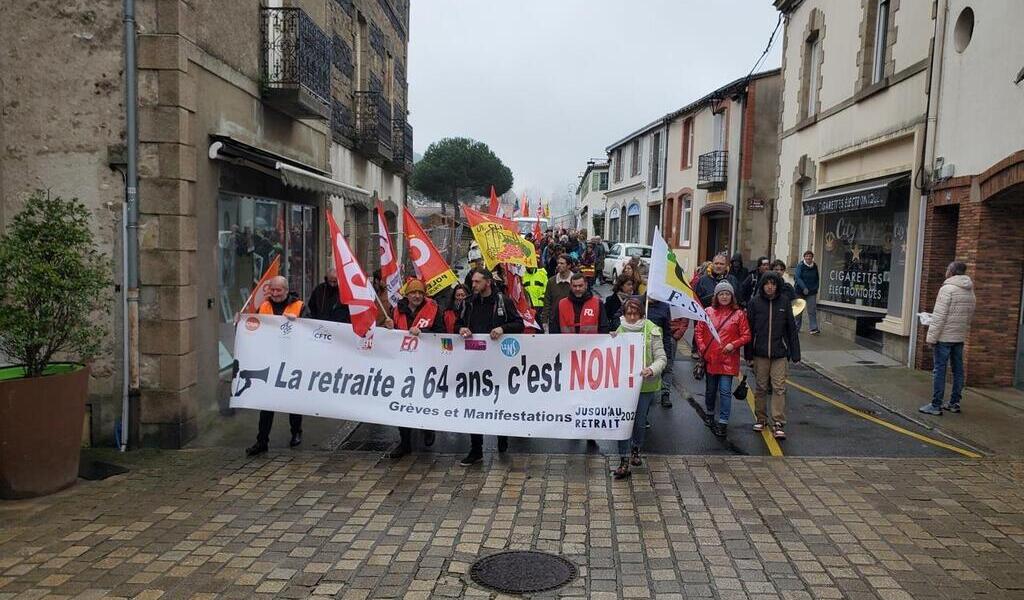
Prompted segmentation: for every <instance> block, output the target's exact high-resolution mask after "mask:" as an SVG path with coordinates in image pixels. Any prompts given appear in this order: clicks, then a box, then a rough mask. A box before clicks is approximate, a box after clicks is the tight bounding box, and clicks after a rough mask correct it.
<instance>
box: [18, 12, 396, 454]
mask: <svg viewBox="0 0 1024 600" xmlns="http://www.w3.org/2000/svg"><path fill="white" fill-rule="evenodd" d="M135 4H136V19H137V28H136V31H137V36H136V39H137V46H138V65H137V76H138V120H139V135H138V141H139V156H138V169H139V176H140V181H139V193H138V206H139V212H140V223H139V230H138V239H139V278H140V289H139V293H140V302H139V319H140V327H139V330H138V333H139V336H138V348H137V356H138V357H139V358H138V361H137V363H136V364H137V367H138V385H139V394H138V395H137V397H136V398H135V400H136V401H135V402H134V408H133V411H132V418H131V421H132V426H131V428H130V430H129V431H130V433H131V434H132V435H133V436H135V437H137V439H138V441H139V442H140V443H142V444H145V445H157V446H163V447H180V446H182V445H184V444H185V443H187V442H188V441H189V440H191V439H192V438H194V437H195V436H196V434H197V432H198V430H199V429H200V428H201V427H202V426H203V425H204V424H205V423H209V422H213V421H214V420H216V419H217V418H218V413H219V411H218V409H219V408H223V407H224V406H225V405H226V391H227V382H228V381H229V379H230V364H231V360H232V356H231V343H232V340H233V335H232V331H233V328H232V325H231V321H232V317H233V314H234V312H235V311H237V310H238V309H239V308H240V307H241V305H242V303H243V302H244V300H245V298H246V297H247V295H248V292H249V290H250V289H251V287H252V284H253V281H254V280H255V278H258V276H259V275H258V274H259V273H260V272H261V271H262V269H264V268H266V266H268V265H269V264H270V262H271V261H272V260H274V258H275V257H277V256H281V258H282V268H283V274H285V275H286V276H287V277H288V279H289V282H290V287H291V288H292V289H293V290H294V291H296V292H298V293H299V294H300V295H303V296H305V295H308V294H309V292H310V291H311V289H312V287H313V286H315V285H316V283H318V282H319V281H320V280H321V277H322V275H323V272H324V270H325V268H326V266H327V264H328V260H329V258H328V256H327V254H326V252H327V250H326V247H327V245H326V240H325V237H326V236H325V233H324V229H325V226H324V215H325V213H326V211H328V210H330V211H332V212H333V213H334V215H335V217H336V218H337V219H338V221H339V222H340V223H343V227H344V228H345V230H346V232H347V233H348V234H349V236H350V237H351V239H352V241H353V243H354V246H355V249H356V252H357V253H358V254H359V255H361V256H362V257H363V258H364V259H366V258H369V257H370V255H371V254H375V253H371V252H370V248H371V247H375V245H376V243H375V241H374V239H373V233H372V229H373V227H374V225H373V224H374V223H375V220H373V219H370V215H371V214H372V213H371V210H372V207H373V203H372V201H371V198H373V197H374V196H376V197H378V198H380V199H381V200H382V201H383V202H384V203H385V206H386V207H387V210H388V213H389V215H388V217H389V219H390V220H391V221H392V226H393V227H395V226H397V225H398V222H397V221H400V219H396V216H397V215H398V214H399V212H400V210H401V207H402V206H403V205H404V202H405V196H406V185H405V180H406V177H407V175H408V173H409V172H410V170H411V166H412V129H411V127H410V126H409V124H408V120H407V98H408V85H407V80H406V65H407V64H408V61H407V48H408V32H409V5H408V0H267V1H265V2H259V1H258V0H232V1H230V2H227V1H224V2H221V1H218V2H195V1H192V0H137V1H136V2H135ZM121 7H122V4H121V2H120V1H113V0H102V1H97V2H77V3H68V2H58V1H56V0H45V1H42V2H34V3H22V2H12V3H5V4H4V7H3V9H2V13H3V17H2V18H0V38H2V39H4V40H5V42H4V45H3V47H2V48H0V71H2V73H3V78H4V79H3V86H2V87H0V101H2V102H0V104H2V113H0V139H2V140H3V144H2V145H0V146H2V150H0V151H2V154H0V226H2V225H4V224H6V223H7V222H8V221H9V220H10V218H11V217H12V216H13V215H14V214H15V213H16V212H17V210H18V207H19V206H20V203H21V202H22V201H23V198H24V197H25V196H26V195H27V194H28V193H30V192H31V191H32V190H34V189H37V188H49V189H50V190H51V192H52V193H54V194H59V195H63V196H68V197H71V196H77V197H78V198H80V199H81V200H82V201H83V202H85V203H86V205H87V206H88V207H89V208H90V209H91V210H92V211H93V215H94V223H95V227H96V230H97V233H98V236H99V240H100V243H101V250H102V251H103V252H105V253H106V254H107V255H108V256H109V257H110V259H111V270H112V271H113V273H114V277H115V281H116V282H118V283H119V284H120V283H121V282H122V278H123V274H124V273H123V270H122V268H121V253H122V251H123V245H122V239H123V234H122V232H123V231H124V223H123V221H122V216H121V215H122V204H123V201H124V199H125V186H124V183H123V179H122V175H121V173H120V172H119V171H123V170H124V162H125V139H126V133H125V116H124V113H125V100H124V98H125V88H124V83H123V78H122V73H123V70H124V67H125V46H124V42H123V39H124V38H123V29H122V28H123V24H122V19H123V15H122V12H121ZM42 48H45V49H46V51H41V50H40V49H42ZM367 266H368V268H371V267H372V266H373V265H372V264H369V265H367ZM122 294H123V289H122V287H121V286H120V285H119V286H118V289H117V293H116V294H115V301H114V303H113V305H112V306H111V311H110V314H109V316H107V317H104V319H105V320H104V322H103V324H104V325H105V327H106V328H107V330H108V335H107V339H106V344H107V346H106V348H105V352H104V353H103V356H102V357H101V358H99V359H98V360H97V362H96V364H95V365H94V370H93V377H92V380H91V382H90V406H89V415H90V416H89V419H90V435H89V437H90V441H91V442H92V443H94V444H108V443H110V442H111V441H112V440H113V432H114V429H115V428H114V423H115V421H117V420H119V419H120V418H121V400H122V398H121V396H122V394H121V382H122V381H123V380H124V378H125V377H126V370H127V369H126V367H127V363H128V362H129V361H127V360H126V353H125V352H123V351H122V342H123V336H122V333H121V331H122V323H123V320H124V318H125V316H124V313H123V310H122V306H123V299H124V297H123V295H122ZM133 355H136V352H134V351H131V350H130V351H129V352H128V353H127V357H128V358H130V357H131V356H133Z"/></svg>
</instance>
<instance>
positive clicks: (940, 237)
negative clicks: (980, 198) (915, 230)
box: [915, 200, 960, 370]
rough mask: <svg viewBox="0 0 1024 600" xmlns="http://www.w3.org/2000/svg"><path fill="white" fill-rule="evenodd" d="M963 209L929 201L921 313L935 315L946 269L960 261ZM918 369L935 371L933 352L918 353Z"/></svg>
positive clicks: (921, 338) (921, 339) (920, 339)
mask: <svg viewBox="0 0 1024 600" xmlns="http://www.w3.org/2000/svg"><path fill="white" fill-rule="evenodd" d="M959 212H960V207H959V205H952V206H934V203H933V202H932V201H931V200H929V201H928V214H927V217H926V219H925V226H924V258H923V262H922V269H921V310H922V311H925V312H931V311H932V307H933V306H934V304H935V296H936V295H937V294H938V293H939V288H940V287H942V282H943V281H944V280H945V277H946V267H947V266H948V265H949V263H950V262H952V261H953V260H955V259H956V245H957V244H956V241H957V221H958V220H959ZM927 333H928V329H927V328H926V327H919V328H918V330H917V343H918V346H917V347H918V348H924V343H925V337H926V335H927ZM915 362H916V363H917V364H916V367H917V368H918V369H925V370H930V369H931V368H932V355H931V353H930V352H918V353H917V358H916V360H915Z"/></svg>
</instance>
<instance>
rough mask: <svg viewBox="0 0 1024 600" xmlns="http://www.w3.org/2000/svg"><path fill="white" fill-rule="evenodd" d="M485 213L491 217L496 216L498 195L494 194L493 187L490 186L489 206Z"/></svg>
mask: <svg viewBox="0 0 1024 600" xmlns="http://www.w3.org/2000/svg"><path fill="white" fill-rule="evenodd" d="M487 212H489V213H491V214H492V215H497V214H498V194H496V193H494V186H493V185H492V186H491V205H490V206H489V207H488V208H487Z"/></svg>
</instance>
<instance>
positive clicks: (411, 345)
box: [401, 335, 420, 352]
mask: <svg viewBox="0 0 1024 600" xmlns="http://www.w3.org/2000/svg"><path fill="white" fill-rule="evenodd" d="M419 345H420V339H419V338H418V337H416V336H414V335H407V336H405V337H404V338H402V348H401V350H402V352H415V351H416V348H417V347H419Z"/></svg>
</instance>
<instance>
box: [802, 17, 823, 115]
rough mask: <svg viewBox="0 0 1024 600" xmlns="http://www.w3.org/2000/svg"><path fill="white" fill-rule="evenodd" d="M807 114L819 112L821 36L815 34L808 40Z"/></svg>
mask: <svg viewBox="0 0 1024 600" xmlns="http://www.w3.org/2000/svg"><path fill="white" fill-rule="evenodd" d="M807 57H808V61H809V62H808V65H807V81H806V82H805V86H804V87H805V88H806V89H807V98H806V106H807V116H808V117H810V116H812V115H816V114H818V78H819V76H820V74H821V64H820V63H821V38H820V37H819V36H818V35H817V32H815V34H814V38H813V39H812V40H810V41H808V42H807Z"/></svg>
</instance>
